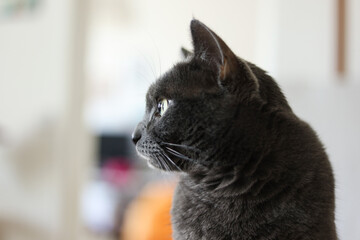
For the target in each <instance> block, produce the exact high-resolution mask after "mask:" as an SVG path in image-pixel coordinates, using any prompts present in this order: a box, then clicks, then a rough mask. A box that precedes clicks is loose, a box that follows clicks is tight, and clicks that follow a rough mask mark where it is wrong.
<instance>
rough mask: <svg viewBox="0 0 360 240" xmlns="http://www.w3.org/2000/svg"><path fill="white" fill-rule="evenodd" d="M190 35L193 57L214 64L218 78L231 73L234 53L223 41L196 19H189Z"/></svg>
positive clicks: (221, 78)
mask: <svg viewBox="0 0 360 240" xmlns="http://www.w3.org/2000/svg"><path fill="white" fill-rule="evenodd" d="M190 28H191V35H192V39H193V44H194V52H195V57H199V58H201V59H202V60H205V61H207V62H209V63H210V64H212V65H214V66H215V67H216V68H217V70H218V73H219V78H220V80H225V79H226V78H227V77H229V76H230V75H231V73H232V72H231V71H232V70H233V68H234V67H235V66H234V65H236V62H237V59H236V56H235V54H234V53H233V52H232V51H231V50H230V48H229V47H228V46H227V45H226V44H225V42H224V41H223V40H222V39H221V38H220V37H219V36H217V35H216V34H215V33H214V32H213V31H211V30H210V29H209V28H208V27H207V26H205V24H203V23H202V22H200V21H198V20H195V19H194V20H192V21H191V25H190Z"/></svg>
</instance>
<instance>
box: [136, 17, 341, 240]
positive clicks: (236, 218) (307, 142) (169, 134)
mask: <svg viewBox="0 0 360 240" xmlns="http://www.w3.org/2000/svg"><path fill="white" fill-rule="evenodd" d="M191 34H192V38H193V45H194V53H193V54H192V56H191V57H190V58H188V59H187V60H186V61H183V62H180V63H178V64H177V65H175V66H174V67H173V68H172V69H171V70H170V71H168V72H167V73H166V74H165V75H163V76H162V77H161V78H160V79H158V80H157V81H156V82H155V83H154V84H152V85H151V86H150V88H149V91H148V93H147V95H146V113H145V116H144V119H143V120H142V121H141V122H140V123H139V124H138V126H137V128H136V130H135V131H134V133H133V136H132V137H133V141H134V143H135V144H136V149H137V152H138V153H139V154H140V155H141V156H142V157H144V158H145V159H147V161H148V164H149V165H151V166H153V167H156V168H159V169H162V170H166V171H180V172H181V174H180V176H181V177H180V182H179V184H178V186H177V189H176V193H175V196H174V200H173V207H172V210H171V214H172V226H173V238H174V239H175V240H183V239H189V240H190V239H191V240H192V239H194V240H195V239H196V240H199V239H207V240H209V239H215V240H220V239H239V240H242V239H244V240H245V239H246V240H249V239H262V240H270V239H286V240H290V239H291V240H292V239H308V240H310V239H317V240H318V239H324V240H325V239H326V240H332V239H337V236H336V228H335V223H334V205H335V204H334V178H333V173H332V169H331V165H330V163H329V161H328V158H327V155H326V153H325V151H324V148H323V145H322V144H321V142H320V141H319V139H318V137H317V136H316V133H315V132H314V131H313V130H312V129H311V127H310V126H309V125H308V124H307V123H305V122H303V121H302V120H300V119H299V118H298V117H297V116H296V115H295V114H294V113H293V112H292V110H291V108H290V106H289V105H288V103H287V101H286V99H285V97H284V95H283V94H282V92H281V90H280V89H279V87H278V85H277V84H276V83H275V81H274V80H273V79H272V78H271V77H270V76H268V75H267V74H266V72H264V71H263V70H262V69H260V68H258V67H257V66H255V65H254V64H251V63H249V62H247V61H245V60H243V59H241V58H238V57H236V56H235V54H234V53H233V52H232V51H231V50H230V49H229V47H228V46H227V45H226V44H225V43H224V42H223V40H222V39H221V38H219V37H218V36H217V35H216V34H215V33H214V32H213V31H211V30H210V29H209V28H208V27H206V26H205V25H204V24H203V23H201V22H199V21H198V20H193V21H192V22H191Z"/></svg>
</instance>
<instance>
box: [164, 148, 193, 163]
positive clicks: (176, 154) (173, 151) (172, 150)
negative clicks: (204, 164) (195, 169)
mask: <svg viewBox="0 0 360 240" xmlns="http://www.w3.org/2000/svg"><path fill="white" fill-rule="evenodd" d="M165 148H166V149H167V150H168V151H169V153H171V154H172V155H174V156H176V157H179V158H182V159H184V160H188V161H194V160H192V159H191V158H189V157H187V156H185V155H184V154H182V153H179V152H178V151H175V150H174V149H172V148H169V147H165Z"/></svg>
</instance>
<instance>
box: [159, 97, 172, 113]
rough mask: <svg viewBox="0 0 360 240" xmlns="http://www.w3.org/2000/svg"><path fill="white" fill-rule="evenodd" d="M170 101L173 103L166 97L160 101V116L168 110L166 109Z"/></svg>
mask: <svg viewBox="0 0 360 240" xmlns="http://www.w3.org/2000/svg"><path fill="white" fill-rule="evenodd" d="M170 103H171V100H168V99H165V98H164V99H162V100H160V101H159V102H158V106H157V114H159V115H160V117H161V116H162V115H163V114H164V113H165V112H166V110H167V109H168V107H169V105H170Z"/></svg>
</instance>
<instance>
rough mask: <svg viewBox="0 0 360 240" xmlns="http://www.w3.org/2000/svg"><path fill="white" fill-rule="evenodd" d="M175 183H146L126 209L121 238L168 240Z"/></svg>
mask: <svg viewBox="0 0 360 240" xmlns="http://www.w3.org/2000/svg"><path fill="white" fill-rule="evenodd" d="M174 188H175V183H174V184H169V183H163V182H154V183H150V184H148V185H147V186H146V187H145V188H144V189H143V190H142V192H141V193H140V195H139V196H138V197H137V198H136V199H135V200H134V201H133V202H132V203H131V204H130V206H129V208H128V209H127V211H126V214H125V218H124V224H123V228H122V231H121V232H122V235H121V240H170V239H172V237H171V233H172V232H171V221H170V209H171V203H172V197H173V193H174Z"/></svg>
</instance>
